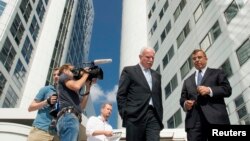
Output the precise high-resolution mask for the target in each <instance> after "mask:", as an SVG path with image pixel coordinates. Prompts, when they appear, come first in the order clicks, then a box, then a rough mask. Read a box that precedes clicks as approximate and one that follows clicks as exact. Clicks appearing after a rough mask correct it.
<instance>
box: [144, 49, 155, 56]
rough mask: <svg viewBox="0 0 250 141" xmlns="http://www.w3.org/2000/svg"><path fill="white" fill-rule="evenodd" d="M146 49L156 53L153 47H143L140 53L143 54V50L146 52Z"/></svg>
mask: <svg viewBox="0 0 250 141" xmlns="http://www.w3.org/2000/svg"><path fill="white" fill-rule="evenodd" d="M145 50H152V51H153V52H154V53H155V50H154V48H152V47H143V48H142V49H141V51H140V55H142V54H143V52H144V51H145Z"/></svg>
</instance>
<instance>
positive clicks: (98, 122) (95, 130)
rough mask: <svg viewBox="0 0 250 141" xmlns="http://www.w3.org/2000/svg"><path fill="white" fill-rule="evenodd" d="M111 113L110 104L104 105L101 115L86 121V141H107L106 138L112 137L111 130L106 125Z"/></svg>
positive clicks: (110, 127)
mask: <svg viewBox="0 0 250 141" xmlns="http://www.w3.org/2000/svg"><path fill="white" fill-rule="evenodd" d="M111 113H112V104H110V103H104V104H103V105H102V107H101V115H99V116H98V117H96V116H92V117H90V118H89V120H88V121H87V125H86V134H87V141H108V140H109V139H108V137H111V136H112V135H113V131H112V130H113V128H112V126H111V125H110V124H109V123H108V118H109V116H110V115H111Z"/></svg>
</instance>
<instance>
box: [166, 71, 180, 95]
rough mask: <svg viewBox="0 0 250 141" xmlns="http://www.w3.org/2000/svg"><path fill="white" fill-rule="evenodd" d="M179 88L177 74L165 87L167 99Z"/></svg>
mask: <svg viewBox="0 0 250 141" xmlns="http://www.w3.org/2000/svg"><path fill="white" fill-rule="evenodd" d="M177 86H178V81H177V74H175V75H174V77H173V78H172V79H171V80H170V82H169V83H168V85H167V86H166V87H165V99H167V98H168V96H169V95H170V94H171V93H172V92H173V91H174V90H175V88H176V87H177Z"/></svg>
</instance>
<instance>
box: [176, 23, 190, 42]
mask: <svg viewBox="0 0 250 141" xmlns="http://www.w3.org/2000/svg"><path fill="white" fill-rule="evenodd" d="M189 32H190V26H189V21H188V23H187V24H186V25H185V27H184V28H183V30H182V31H181V33H180V34H179V36H178V37H177V39H176V42H177V47H180V46H181V44H182V43H183V41H184V40H185V38H186V37H187V36H188V34H189Z"/></svg>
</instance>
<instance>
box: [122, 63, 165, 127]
mask: <svg viewBox="0 0 250 141" xmlns="http://www.w3.org/2000/svg"><path fill="white" fill-rule="evenodd" d="M150 71H151V76H152V91H151V90H150V87H149V85H148V82H147V80H146V78H145V76H144V74H143V72H142V70H141V68H140V65H139V64H137V65H135V66H129V67H125V68H124V69H123V71H122V73H121V77H120V81H119V88H118V92H117V105H118V110H119V114H120V116H121V118H122V119H123V126H124V127H126V121H127V120H129V121H131V122H133V123H135V124H136V123H139V122H140V121H141V119H143V118H144V117H145V115H146V113H147V110H148V106H149V100H150V98H151V97H152V101H153V105H154V107H155V109H156V113H157V114H156V116H157V119H158V120H159V122H160V125H161V127H162V128H163V124H162V117H163V107H162V91H161V75H160V74H159V73H157V72H156V71H154V70H152V69H151V70H150Z"/></svg>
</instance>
